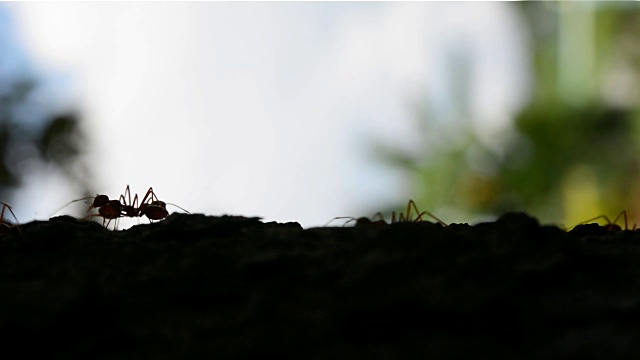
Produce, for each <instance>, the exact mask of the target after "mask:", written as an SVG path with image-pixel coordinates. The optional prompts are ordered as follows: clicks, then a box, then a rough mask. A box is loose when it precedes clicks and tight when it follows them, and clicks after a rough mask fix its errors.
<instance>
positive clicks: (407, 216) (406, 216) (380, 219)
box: [325, 200, 447, 226]
mask: <svg viewBox="0 0 640 360" xmlns="http://www.w3.org/2000/svg"><path fill="white" fill-rule="evenodd" d="M412 209H413V210H415V212H416V217H415V218H414V219H412V217H411V210H412ZM425 215H428V216H429V217H431V218H432V219H435V220H436V221H437V222H438V223H439V224H440V225H442V226H447V224H446V223H445V222H444V221H442V220H440V219H438V217H436V216H435V215H433V214H432V213H430V212H428V211H420V210H418V207H417V206H416V203H415V202H414V201H413V200H409V203H408V204H407V211H406V213H402V212H399V213H397V214H396V212H395V211H394V212H392V213H391V224H395V223H398V222H417V221H422V217H423V216H425ZM373 218H374V219H375V218H377V219H375V220H372V219H369V218H367V217H361V218H357V219H356V218H353V217H337V218H334V219H333V220H337V219H349V220H348V221H347V222H346V223H344V225H347V224H348V223H350V222H352V221H355V222H356V226H358V225H368V224H387V222H386V221H385V220H384V215H382V213H381V212H377V213H376V214H374V215H373ZM333 220H331V221H333ZM331 221H329V223H331ZM329 223H327V225H329ZM344 225H343V226H344ZM325 226H326V225H325Z"/></svg>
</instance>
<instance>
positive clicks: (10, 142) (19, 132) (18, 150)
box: [0, 76, 88, 207]
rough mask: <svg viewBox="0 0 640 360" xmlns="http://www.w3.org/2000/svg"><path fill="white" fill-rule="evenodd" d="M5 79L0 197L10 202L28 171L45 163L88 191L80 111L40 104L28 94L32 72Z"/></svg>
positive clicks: (0, 104)
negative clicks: (61, 109)
mask: <svg viewBox="0 0 640 360" xmlns="http://www.w3.org/2000/svg"><path fill="white" fill-rule="evenodd" d="M5 85H7V84H6V83H5ZM8 85H9V86H6V87H5V90H4V91H0V200H1V201H7V202H11V201H12V200H11V198H12V195H13V194H14V192H15V191H16V190H17V189H18V188H20V187H21V186H23V185H24V183H25V180H26V179H27V177H29V176H33V172H34V170H35V169H36V168H45V167H46V169H47V171H49V172H51V171H56V172H57V173H58V174H61V175H63V176H64V177H66V178H67V179H68V180H70V184H73V185H76V186H77V187H78V191H79V192H80V193H82V192H87V190H86V189H87V187H88V184H86V180H85V179H87V176H86V172H83V171H82V170H83V169H84V167H82V166H81V164H82V161H81V157H80V155H81V154H82V151H83V149H84V139H85V137H84V134H83V133H82V131H81V130H80V127H79V123H80V119H79V117H78V116H77V115H76V114H74V113H72V112H65V113H57V112H53V111H50V110H48V109H47V108H45V107H42V108H39V105H38V101H33V99H32V98H30V97H31V96H33V94H34V92H35V91H36V90H37V89H38V86H39V82H38V80H37V79H35V78H31V77H28V76H25V77H22V78H16V79H15V80H14V81H13V82H12V83H11V84H8ZM40 96H42V95H40ZM12 205H13V206H14V207H19V206H20V204H12Z"/></svg>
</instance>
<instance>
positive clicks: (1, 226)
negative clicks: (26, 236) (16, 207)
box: [0, 201, 22, 236]
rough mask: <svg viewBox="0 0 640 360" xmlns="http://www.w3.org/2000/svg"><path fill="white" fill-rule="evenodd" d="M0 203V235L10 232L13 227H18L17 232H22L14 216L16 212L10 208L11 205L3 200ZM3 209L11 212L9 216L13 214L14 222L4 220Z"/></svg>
mask: <svg viewBox="0 0 640 360" xmlns="http://www.w3.org/2000/svg"><path fill="white" fill-rule="evenodd" d="M0 204H2V211H0V236H4V235H9V234H11V230H12V229H13V228H16V229H18V232H20V233H22V230H21V229H20V225H19V221H18V218H17V217H16V214H15V213H14V212H13V209H12V208H11V206H10V205H9V204H7V203H5V202H3V201H0ZM5 210H9V212H10V213H11V216H13V219H14V220H15V221H16V223H15V224H9V223H6V222H4V212H5Z"/></svg>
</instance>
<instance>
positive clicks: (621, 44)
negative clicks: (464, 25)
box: [378, 2, 640, 227]
mask: <svg viewBox="0 0 640 360" xmlns="http://www.w3.org/2000/svg"><path fill="white" fill-rule="evenodd" d="M511 6H515V7H516V8H517V9H518V11H520V12H521V14H522V15H523V18H524V19H526V24H524V26H525V27H526V28H527V30H528V33H529V35H530V38H531V40H532V41H531V49H530V50H531V54H532V57H533V59H532V64H533V65H534V71H535V81H536V83H535V85H534V86H535V88H534V89H533V92H532V94H533V95H532V98H531V100H530V102H529V104H528V105H527V106H526V107H525V108H524V109H522V110H521V112H520V113H519V114H518V115H517V116H516V117H515V118H514V119H513V127H512V128H511V129H510V130H509V131H508V132H506V133H503V134H500V136H499V137H498V138H496V141H495V143H493V144H487V142H486V140H485V141H482V140H481V139H480V138H479V137H478V135H477V134H476V133H475V132H474V130H473V127H472V122H471V120H472V119H471V117H473V114H471V113H466V114H463V115H466V116H467V117H468V118H467V119H465V120H464V121H463V126H457V127H455V128H443V127H442V125H440V123H441V122H438V121H434V119H433V117H432V116H429V112H428V111H426V110H424V109H422V110H420V111H417V112H416V113H417V116H416V121H418V122H419V126H420V128H421V129H422V130H423V131H424V133H425V147H424V154H423V156H417V157H416V156H415V155H410V154H406V153H402V152H398V151H395V150H392V149H388V148H380V149H379V150H380V151H379V152H378V155H380V156H381V158H382V159H383V160H384V161H385V162H387V163H391V164H394V165H396V166H397V167H399V168H400V169H402V170H403V171H405V172H407V173H409V174H410V177H411V178H412V179H413V186H414V192H413V193H414V194H415V196H414V200H416V202H417V203H418V206H419V207H421V208H423V207H424V210H430V211H432V212H435V213H436V214H438V215H439V216H440V217H442V218H443V220H445V221H449V222H474V221H478V220H480V219H486V218H491V217H494V216H497V215H499V214H501V213H503V212H506V211H512V210H521V211H527V212H528V213H530V214H532V215H534V216H537V217H538V218H539V219H540V220H541V221H542V222H544V223H554V224H560V225H565V226H566V227H572V226H574V225H576V224H577V223H579V222H580V221H582V220H586V219H589V218H592V217H594V216H597V215H600V214H606V215H608V216H609V217H611V218H614V217H615V216H616V215H617V214H618V213H620V211H621V210H623V209H626V210H627V211H628V212H629V215H630V221H631V222H632V223H633V222H637V223H638V224H640V221H639V220H640V216H638V215H640V186H638V185H637V183H638V181H637V179H638V169H639V164H640V157H639V156H638V155H639V154H640V128H639V126H640V122H639V120H640V112H639V111H638V101H639V100H640V5H637V3H626V2H625V3H618V2H602V3H601V2H598V3H593V2H590V3H576V2H566V3H556V2H552V3H547V2H524V3H514V4H512V5H511ZM458 66H463V67H464V66H465V64H464V62H460V64H459V65H458ZM458 70H460V71H461V72H462V73H464V69H458ZM463 86H464V84H463ZM460 88H462V87H460ZM462 95H464V91H462V94H461V97H460V99H466V98H467V97H465V96H462ZM464 101H468V99H467V100H461V102H460V103H459V104H457V106H459V108H462V109H465V108H468V104H466V103H464ZM430 133H437V134H438V136H439V137H441V138H443V139H445V140H441V141H439V142H436V143H435V144H434V143H433V142H431V141H427V140H426V139H427V137H428V135H427V134H430ZM443 144H444V145H443ZM402 206H403V204H402V202H401V203H398V204H397V207H396V209H399V208H402ZM631 225H632V224H630V226H631Z"/></svg>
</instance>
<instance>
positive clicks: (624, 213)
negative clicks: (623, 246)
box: [611, 210, 629, 230]
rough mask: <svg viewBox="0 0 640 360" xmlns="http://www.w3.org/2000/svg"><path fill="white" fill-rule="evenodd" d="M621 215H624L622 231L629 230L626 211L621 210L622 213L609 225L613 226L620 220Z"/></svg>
mask: <svg viewBox="0 0 640 360" xmlns="http://www.w3.org/2000/svg"><path fill="white" fill-rule="evenodd" d="M623 215H624V229H625V230H629V226H628V223H627V210H622V212H621V213H620V214H618V216H616V218H615V219H613V222H612V223H611V224H615V223H616V222H617V221H618V219H620V216H623Z"/></svg>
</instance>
